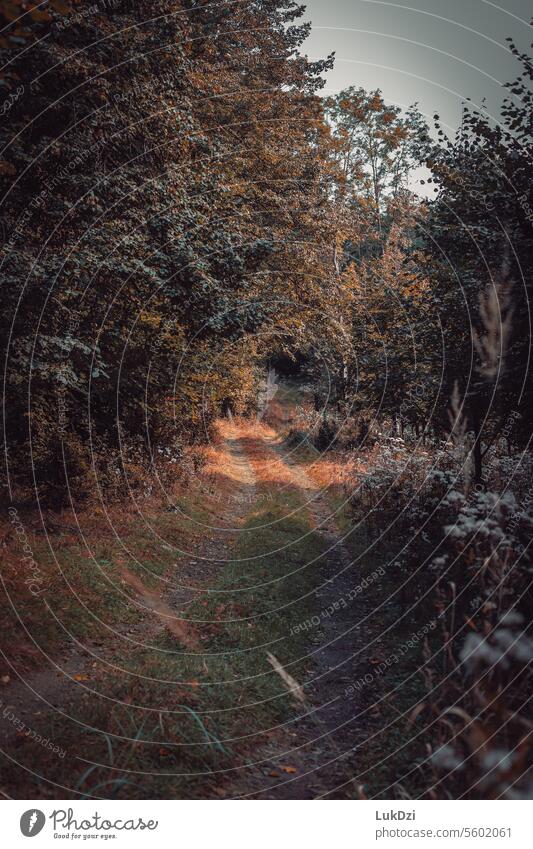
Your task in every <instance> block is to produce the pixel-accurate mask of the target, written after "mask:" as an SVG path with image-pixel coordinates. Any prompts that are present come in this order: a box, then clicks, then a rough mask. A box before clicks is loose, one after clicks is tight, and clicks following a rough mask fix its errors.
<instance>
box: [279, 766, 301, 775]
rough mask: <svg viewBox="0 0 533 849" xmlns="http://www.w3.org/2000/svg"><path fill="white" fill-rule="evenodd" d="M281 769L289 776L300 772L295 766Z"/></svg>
mask: <svg viewBox="0 0 533 849" xmlns="http://www.w3.org/2000/svg"><path fill="white" fill-rule="evenodd" d="M281 768H282V770H283V772H286V773H287V775H293V773H295V772H298V770H297V769H296V767H294V766H282V767H281Z"/></svg>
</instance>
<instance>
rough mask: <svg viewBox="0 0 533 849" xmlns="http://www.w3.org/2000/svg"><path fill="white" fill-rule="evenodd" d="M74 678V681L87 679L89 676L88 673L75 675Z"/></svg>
mask: <svg viewBox="0 0 533 849" xmlns="http://www.w3.org/2000/svg"><path fill="white" fill-rule="evenodd" d="M74 680H75V681H88V680H89V676H88V675H75V676H74Z"/></svg>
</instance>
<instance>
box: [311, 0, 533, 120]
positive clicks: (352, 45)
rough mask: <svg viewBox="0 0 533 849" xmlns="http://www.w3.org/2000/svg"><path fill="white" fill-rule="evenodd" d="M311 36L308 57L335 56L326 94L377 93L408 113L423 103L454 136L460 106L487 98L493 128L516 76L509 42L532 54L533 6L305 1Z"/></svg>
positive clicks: (521, 0)
mask: <svg viewBox="0 0 533 849" xmlns="http://www.w3.org/2000/svg"><path fill="white" fill-rule="evenodd" d="M302 2H304V3H305V5H306V7H307V10H306V13H305V15H304V18H305V20H310V21H311V22H312V24H313V29H312V33H311V36H310V38H309V39H308V41H307V42H306V44H305V45H304V52H307V54H308V55H309V57H310V58H312V59H317V58H320V57H323V56H325V55H327V54H328V53H330V52H331V51H335V52H336V62H335V68H334V69H333V70H332V71H331V72H330V73H329V75H328V80H327V86H326V89H325V90H324V93H332V92H335V91H339V90H341V89H342V88H345V87H347V86H349V85H355V86H363V88H366V89H375V88H380V89H381V90H382V92H383V95H384V97H385V100H386V101H388V102H390V103H395V104H397V105H399V106H402V107H405V106H408V105H409V104H411V103H413V102H414V101H418V103H419V106H420V109H421V111H422V112H423V113H424V114H425V115H426V116H427V117H428V119H430V118H431V116H433V115H434V114H435V113H438V114H439V115H440V116H441V119H442V121H443V122H444V125H445V126H446V127H447V128H448V129H449V130H450V131H451V130H452V129H455V128H456V127H457V125H458V123H459V120H460V115H461V103H462V102H463V101H464V100H465V99H466V98H467V97H470V98H471V100H472V101H473V102H474V103H476V104H481V102H482V100H483V99H484V98H485V100H486V106H487V109H488V112H489V114H491V115H492V116H493V117H494V118H495V119H496V120H497V117H498V108H499V105H500V104H501V101H502V98H503V96H504V92H503V91H502V83H504V82H506V81H510V80H511V79H513V78H514V77H515V76H517V71H518V67H519V66H518V63H517V62H516V60H515V59H514V58H513V57H512V56H511V54H510V52H509V49H508V47H507V44H506V42H505V38H506V36H512V37H513V38H514V39H515V40H516V41H517V44H518V46H519V47H520V48H521V49H523V50H525V51H528V49H529V45H530V43H531V41H532V40H533V30H532V29H531V27H530V26H529V21H530V19H531V17H533V3H531V0H501V2H500V3H492V2H488V0H403V2H401V0H389V1H388V2H384V0H307V2H306V0H302Z"/></svg>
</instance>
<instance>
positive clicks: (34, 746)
mask: <svg viewBox="0 0 533 849" xmlns="http://www.w3.org/2000/svg"><path fill="white" fill-rule="evenodd" d="M288 399H289V400H287V401H286V402H285V404H281V406H280V405H278V412H279V410H280V409H281V410H282V412H283V415H282V416H281V419H282V421H283V422H284V426H285V425H286V423H287V421H290V415H291V413H290V393H289V395H288ZM283 430H284V427H282V426H280V424H279V422H277V421H274V422H272V420H271V419H270V420H269V423H268V424H267V423H266V422H261V421H256V420H253V421H250V420H235V421H223V422H220V424H219V433H220V440H219V442H218V444H216V445H214V446H212V447H211V449H210V451H209V454H208V458H207V459H208V462H207V463H206V464H205V465H204V466H203V467H202V469H201V471H200V472H199V473H198V476H197V480H196V481H195V485H194V486H192V487H190V488H188V490H186V491H185V492H182V493H181V497H180V499H179V500H178V501H177V502H175V503H174V504H173V505H171V506H168V505H167V506H164V504H163V503H159V504H158V505H155V506H153V505H152V506H151V508H150V509H149V508H148V506H146V505H140V504H138V505H136V506H135V510H133V511H131V514H128V515H126V514H121V513H120V511H119V512H117V513H114V514H113V513H111V512H109V513H106V515H105V517H104V516H102V517H101V519H100V522H101V527H102V528H103V527H104V526H105V527H107V526H108V524H110V525H112V527H113V534H108V536H107V537H106V534H103V533H102V534H101V535H100V536H101V537H102V538H101V539H99V538H98V530H97V529H96V530H95V526H94V524H93V525H92V526H89V525H87V527H85V526H84V524H83V520H80V519H79V516H77V517H76V522H75V524H76V528H74V532H73V529H72V528H70V530H69V526H66V525H65V522H68V521H70V522H72V521H73V520H72V516H71V517H70V519H69V518H68V516H66V518H65V516H64V517H63V518H62V519H61V520H60V521H59V522H58V524H59V529H58V528H57V527H55V528H54V533H55V537H54V536H53V535H51V534H49V533H48V534H47V537H46V544H48V545H49V546H50V545H51V547H52V548H53V549H54V551H55V552H56V555H55V556H54V558H52V560H51V561H50V566H49V568H50V584H49V588H50V592H49V593H48V594H47V595H45V594H43V598H42V599H39V604H41V605H43V606H42V607H40V608H38V609H37V608H34V607H32V606H31V605H32V604H34V603H36V602H35V600H30V601H28V600H27V599H25V598H23V597H22V596H20V597H19V596H17V587H16V586H15V584H13V583H10V581H9V580H7V581H6V583H5V585H4V588H5V591H6V594H7V598H8V603H9V606H10V611H11V612H10V621H9V622H8V623H7V626H6V627H7V628H8V629H9V628H11V633H12V634H14V639H13V642H12V643H11V644H10V645H8V646H6V647H5V648H4V650H3V655H4V661H3V663H2V670H1V671H2V673H3V674H2V682H3V683H2V684H1V685H0V701H1V709H0V747H1V749H2V751H3V753H4V756H3V758H2V760H3V771H2V779H1V789H2V791H3V793H4V794H5V795H6V796H8V797H15V798H25V797H26V798H40V797H43V798H49V797H55V798H64V797H72V798H80V797H86V798H87V797H89V798H90V797H103V798H107V797H116V796H120V797H125V798H128V797H140V798H142V797H143V796H145V797H155V798H158V797H159V798H205V797H207V798H261V799H318V798H323V797H328V798H352V799H353V798H365V796H366V794H367V792H368V790H367V787H368V780H369V775H368V769H369V767H370V766H372V768H373V771H374V773H375V775H378V776H379V774H380V773H379V768H375V769H374V766H375V764H376V763H379V762H380V761H379V755H380V746H381V745H383V741H382V740H381V742H380V743H379V744H378V743H377V742H376V740H377V738H382V736H383V735H382V732H381V729H382V727H383V725H384V722H383V705H382V704H380V686H379V684H378V683H376V685H375V686H373V687H372V688H362V689H360V690H359V691H358V690H357V689H356V690H355V695H354V694H351V695H346V689H347V688H348V687H349V686H350V684H353V682H355V681H357V680H360V679H362V678H363V677H364V676H365V675H366V674H367V673H369V672H371V670H372V664H375V663H376V662H379V660H380V659H382V658H383V656H384V654H386V651H387V646H386V645H385V646H384V645H382V640H381V636H380V634H381V633H382V631H383V624H384V621H385V620H386V619H387V616H388V618H389V620H390V618H391V617H392V618H394V615H395V612H394V611H393V610H392V611H388V612H387V613H386V614H384V616H385V620H384V618H383V616H375V615H373V609H374V605H375V603H376V597H379V592H380V588H379V585H378V583H377V582H376V583H375V584H374V585H373V587H372V588H371V589H369V590H365V591H364V592H358V593H357V594H356V596H355V597H354V598H353V599H352V600H351V601H349V602H348V603H346V604H345V605H344V603H343V604H339V601H340V600H342V599H344V600H346V599H347V598H348V597H349V595H350V592H351V591H352V590H353V589H354V587H357V586H358V585H359V583H360V581H361V580H362V579H363V578H364V577H365V576H368V575H369V574H370V573H371V572H372V570H373V569H375V568H376V560H375V558H374V560H372V558H371V556H370V555H369V554H367V553H366V552H365V546H364V544H363V541H362V539H361V533H362V532H361V530H360V529H352V528H350V525H349V522H347V520H346V514H345V509H344V505H343V500H342V493H340V491H339V492H335V490H334V489H333V490H332V489H331V488H330V487H325V488H324V487H323V479H324V468H322V469H321V467H320V464H321V463H323V462H324V461H323V460H322V459H321V458H319V457H317V456H316V454H315V453H313V449H312V448H311V447H309V446H308V447H305V446H304V447H302V446H299V447H297V448H296V449H294V448H291V447H290V446H289V444H288V443H287V442H286V441H284V433H283ZM93 519H94V517H93ZM141 520H142V521H141ZM26 522H27V524H28V526H30V520H29V519H26ZM87 522H88V519H87ZM45 526H46V520H45ZM91 528H92V529H91ZM31 539H32V540H34V545H35V546H37V548H38V547H39V545H41V546H42V547H43V548H42V550H43V562H44V559H45V556H44V552H45V549H46V545H45V541H44V540H42V541H41V542H39V539H38V533H37V530H36V531H35V534H34V536H32V537H31ZM82 543H83V544H86V547H88V548H90V549H91V553H92V558H93V560H94V562H95V563H97V564H98V565H99V570H98V573H97V576H96V578H94V580H93V579H92V580H93V583H90V584H89V585H87V586H86V585H85V584H84V582H83V580H82V578H81V575H82V571H81V570H83V569H85V570H87V569H90V568H91V560H89V559H83V558H82V557H81V551H80V549H81V546H82ZM9 545H10V543H9V541H7V542H6V541H4V549H5V551H6V552H7V554H8V555H10V553H11V554H12V551H11V549H10V547H9ZM98 545H100V546H103V548H102V550H101V551H98V552H96V551H95V549H96V548H98ZM160 552H164V555H163V556H162V555H161V553H160ZM38 553H39V552H38V551H37V554H38ZM177 553H178V557H177V559H176V555H177ZM61 557H63V560H61ZM58 565H61V568H60V569H59V572H60V573H61V574H60V577H61V579H62V580H63V582H66V583H67V584H68V586H69V587H70V588H71V592H72V594H73V598H70V599H69V600H66V601H65V603H64V604H61V603H60V600H61V599H62V598H63V597H65V598H66V594H67V591H66V588H65V585H64V583H63V588H62V589H61V584H60V583H58V580H59V578H58V577H57V574H56V573H57V566H58ZM62 594H65V596H63V595H62ZM333 605H335V610H334V612H332V613H331V614H324V611H326V610H327V609H328V608H329V609H333V608H332V606H333ZM15 611H16V612H15ZM176 614H178V615H176ZM43 617H44V619H43ZM17 620H18V621H17ZM43 622H44V623H45V624H43ZM21 623H22V624H21ZM305 623H307V624H305ZM5 633H6V631H4V634H5ZM376 659H377V660H376ZM387 710H388V712H391V711H392V713H393V715H394V710H396V712H397V713H399V712H400V711H399V710H398V709H395V708H394V705H393V704H389V705H388V708H387ZM32 732H35V733H38V734H40V735H41V736H42V737H44V738H45V739H49V740H50V741H51V743H53V744H54V745H57V746H58V747H59V748H60V749H61V750H62V751H63V752H65V754H63V755H58V754H57V753H54V752H53V751H50V750H48V749H47V748H45V747H44V746H43V745H40V744H39V743H38V742H36V741H35V733H32ZM393 733H396V734H398V733H399V732H398V731H397V730H396V731H394V732H393ZM385 745H387V746H390V741H387V742H386V744H385ZM373 780H375V776H374V779H373ZM390 781H391V770H390V768H385V777H384V779H383V780H382V781H381V782H378V784H377V785H376V786H375V787H374V788H373V790H374V792H375V793H376V795H377V794H379V793H380V792H384V793H385V791H386V790H387V789H388V788H389V783H390ZM385 795H386V794H385Z"/></svg>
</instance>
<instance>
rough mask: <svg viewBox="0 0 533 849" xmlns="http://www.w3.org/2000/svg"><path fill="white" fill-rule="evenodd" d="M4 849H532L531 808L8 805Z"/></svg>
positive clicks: (4, 818)
mask: <svg viewBox="0 0 533 849" xmlns="http://www.w3.org/2000/svg"><path fill="white" fill-rule="evenodd" d="M0 811H1V817H2V838H3V840H2V845H3V846H5V847H6V849H7V847H9V849H11V847H13V846H28V845H33V846H34V847H35V849H38V847H46V846H52V845H53V846H60V845H62V844H64V843H65V842H66V841H70V843H69V844H68V845H72V843H77V844H79V845H82V844H83V845H85V846H86V845H88V844H90V845H93V846H94V845H96V846H102V845H103V844H104V845H111V846H117V847H118V846H121V847H127V846H128V847H129V846H135V847H137V846H143V847H152V846H153V847H157V849H164V848H165V847H167V846H168V847H170V846H172V847H179V846H185V847H188V849H189V847H191V849H192V847H195V849H204V847H205V849H213V847H219V846H222V847H225V846H231V847H232V849H250V847H251V848H252V849H289V847H293V846H298V847H304V849H327V847H331V846H334V845H337V846H338V847H339V849H341V847H342V849H350V847H354V849H367V847H369V846H372V845H375V846H383V847H385V846H389V847H398V849H400V847H403V846H405V847H411V849H412V847H414V846H425V847H431V846H434V847H435V849H437V847H445V846H452V845H453V846H454V847H456V849H458V847H465V849H476V847H481V846H483V847H486V849H490V847H491V846H493V847H498V849H500V847H513V848H514V847H516V849H526V847H527V849H531V846H532V845H533V841H532V839H531V830H532V829H531V818H532V815H533V803H532V802H527V801H525V802H518V801H517V802H508V801H497V802H494V801H487V802H484V801H474V802H453V801H452V802H429V801H428V802H349V801H348V802H345V801H330V802H327V801H317V802H312V801H310V802H284V801H272V802H263V801H235V802H223V801H220V802H218V801H131V802H128V801H101V802H100V801H88V800H84V801H53V802H47V801H40V800H39V801H37V802H36V803H33V802H27V801H9V802H4V803H3V805H2V807H1V808H0ZM32 839H35V843H34V844H30V841H31V840H32Z"/></svg>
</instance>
